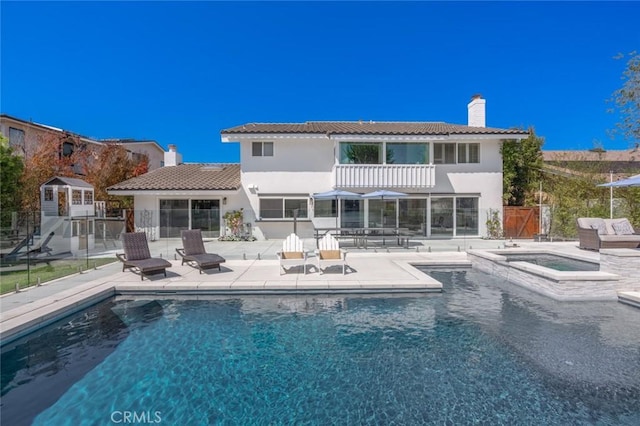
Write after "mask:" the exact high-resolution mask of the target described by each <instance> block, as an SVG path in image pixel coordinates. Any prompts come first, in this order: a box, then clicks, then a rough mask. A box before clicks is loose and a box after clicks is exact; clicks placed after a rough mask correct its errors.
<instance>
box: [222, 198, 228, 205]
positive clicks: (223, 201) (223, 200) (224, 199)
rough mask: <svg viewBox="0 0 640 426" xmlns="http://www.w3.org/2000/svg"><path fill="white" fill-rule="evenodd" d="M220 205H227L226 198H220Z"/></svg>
mask: <svg viewBox="0 0 640 426" xmlns="http://www.w3.org/2000/svg"><path fill="white" fill-rule="evenodd" d="M222 204H223V205H225V206H226V205H227V197H223V198H222Z"/></svg>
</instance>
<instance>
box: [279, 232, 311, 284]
mask: <svg viewBox="0 0 640 426" xmlns="http://www.w3.org/2000/svg"><path fill="white" fill-rule="evenodd" d="M277 255H278V259H279V260H280V268H281V269H280V275H282V273H283V271H284V272H286V268H285V267H289V268H291V267H293V266H302V268H303V271H304V273H305V275H306V274H307V252H306V250H305V249H304V246H303V244H302V240H301V239H300V238H298V236H297V235H296V234H291V235H289V236H288V237H287V238H286V239H285V240H284V242H283V243H282V251H279V252H278V253H277Z"/></svg>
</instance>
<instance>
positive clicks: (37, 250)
mask: <svg viewBox="0 0 640 426" xmlns="http://www.w3.org/2000/svg"><path fill="white" fill-rule="evenodd" d="M54 235H55V232H51V233H50V234H49V235H47V238H45V239H44V241H42V242H41V243H40V244H39V245H38V247H34V248H32V249H31V250H29V251H28V252H26V253H25V254H24V255H25V256H31V255H36V256H38V255H40V254H42V253H46V254H47V255H49V256H51V252H52V251H53V250H52V249H51V247H49V241H51V238H53V236H54Z"/></svg>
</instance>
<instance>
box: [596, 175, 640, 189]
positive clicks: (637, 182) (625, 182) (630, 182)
mask: <svg viewBox="0 0 640 426" xmlns="http://www.w3.org/2000/svg"><path fill="white" fill-rule="evenodd" d="M598 186H606V187H613V188H623V187H627V186H640V175H635V176H631V177H630V178H627V179H622V180H617V181H615V182H609V183H603V184H600V185H598Z"/></svg>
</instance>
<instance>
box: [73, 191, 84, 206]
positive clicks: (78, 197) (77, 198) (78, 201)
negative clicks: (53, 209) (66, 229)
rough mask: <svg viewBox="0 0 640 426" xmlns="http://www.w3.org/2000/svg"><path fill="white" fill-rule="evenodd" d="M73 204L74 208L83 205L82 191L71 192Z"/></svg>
mask: <svg viewBox="0 0 640 426" xmlns="http://www.w3.org/2000/svg"><path fill="white" fill-rule="evenodd" d="M71 204H73V205H74V206H81V205H82V190H81V189H72V190H71Z"/></svg>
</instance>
